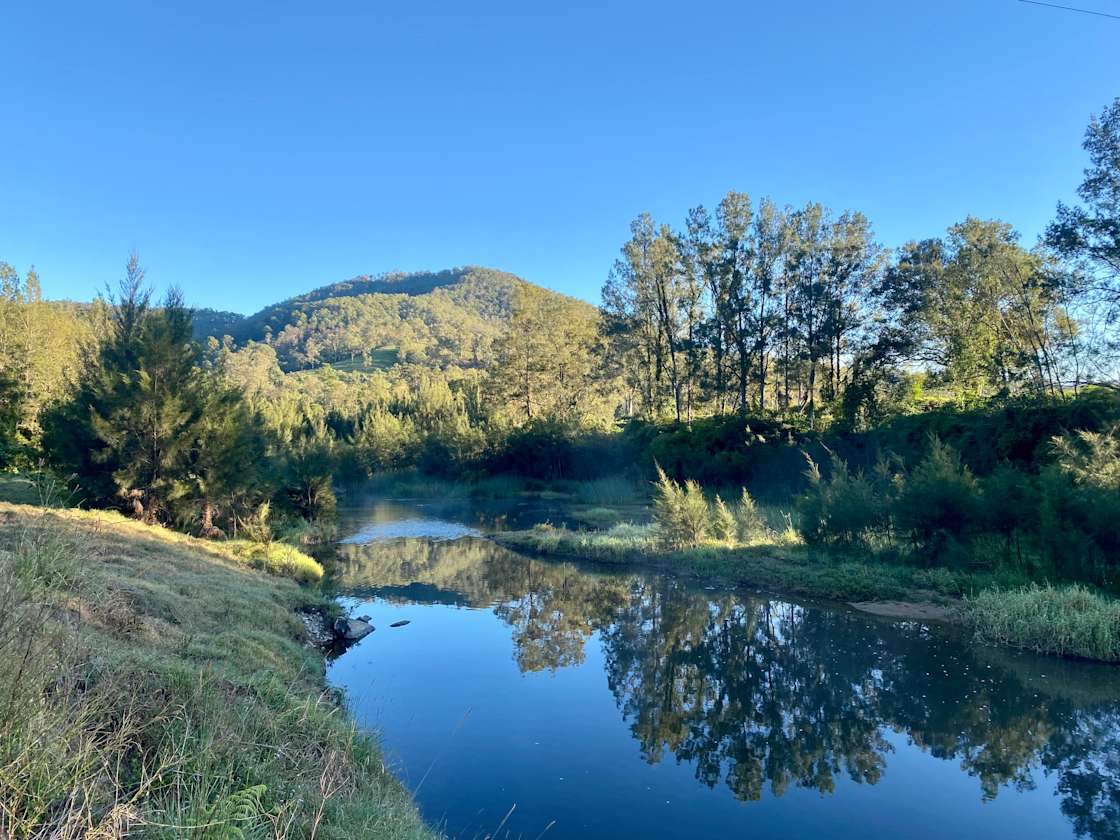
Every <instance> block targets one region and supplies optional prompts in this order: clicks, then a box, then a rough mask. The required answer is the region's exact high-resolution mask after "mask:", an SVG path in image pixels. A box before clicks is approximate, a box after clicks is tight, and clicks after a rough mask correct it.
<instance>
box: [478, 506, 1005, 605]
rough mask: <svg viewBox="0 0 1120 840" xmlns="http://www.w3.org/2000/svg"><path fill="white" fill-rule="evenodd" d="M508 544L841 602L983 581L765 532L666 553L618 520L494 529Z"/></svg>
mask: <svg viewBox="0 0 1120 840" xmlns="http://www.w3.org/2000/svg"><path fill="white" fill-rule="evenodd" d="M495 539H496V540H497V541H498V542H500V543H502V544H503V545H506V546H508V547H510V548H513V549H517V550H521V551H528V552H532V553H536V554H542V555H551V556H555V557H564V558H574V559H585V560H594V561H597V562H601V563H614V564H625V565H641V566H647V567H651V568H657V569H663V570H666V571H673V572H681V573H685V574H691V575H696V576H700V577H703V578H704V579H705V580H710V581H713V582H720V583H724V584H730V585H746V586H758V587H762V588H771V589H776V590H780V591H782V592H789V593H796V594H802V595H810V596H813V597H819V598H830V599H836V600H843V601H864V600H894V599H900V600H915V601H921V602H936V603H948V602H949V601H950V600H951V599H954V598H956V597H957V596H959V595H960V594H961V593H962V592H965V591H971V590H972V589H973V588H976V587H979V586H986V585H989V584H988V582H987V581H984V580H982V579H980V578H978V577H977V576H975V575H969V574H964V573H954V572H950V571H948V570H946V569H936V570H927V569H919V568H915V567H913V566H905V565H900V564H894V563H887V562H879V561H875V560H853V559H848V558H843V557H839V556H836V555H829V554H822V553H817V552H812V551H810V550H809V549H807V548H806V547H805V546H804V545H801V544H799V543H798V542H796V541H794V540H793V539H792V538H791V537H790V536H789V535H785V534H774V533H771V534H770V535H769V536H767V537H760V538H758V539H757V540H755V541H753V542H752V543H751V544H750V545H736V546H730V545H725V544H720V543H716V542H708V543H705V544H703V545H700V546H696V547H694V548H687V549H677V550H667V549H665V548H663V547H662V543H661V541H660V540H659V539H658V534H657V528H656V526H655V525H632V524H622V525H617V526H615V527H613V528H610V529H608V530H606V531H583V530H571V529H568V528H557V527H553V526H551V525H538V526H537V527H535V528H532V529H530V530H527V531H513V532H507V533H502V534H498V535H496V536H495Z"/></svg>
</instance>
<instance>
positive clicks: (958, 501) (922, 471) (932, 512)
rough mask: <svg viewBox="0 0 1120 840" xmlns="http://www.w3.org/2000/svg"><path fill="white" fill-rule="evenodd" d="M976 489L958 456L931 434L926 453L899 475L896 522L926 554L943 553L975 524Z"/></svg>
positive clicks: (933, 555) (949, 549)
mask: <svg viewBox="0 0 1120 840" xmlns="http://www.w3.org/2000/svg"><path fill="white" fill-rule="evenodd" d="M979 492H980V491H979V485H978V484H977V481H976V479H975V477H973V475H972V473H971V471H970V470H969V469H968V468H967V467H964V466H962V465H961V462H960V456H959V455H958V454H957V453H956V452H955V451H954V450H953V449H952V448H951V447H949V446H948V445H946V444H945V443H942V442H941V441H940V440H938V439H937V438H931V439H930V441H929V450H928V452H927V454H926V457H925V458H924V459H922V461H921V462H920V463H919V464H918V465H917V466H916V467H915V468H914V469H913V470H911V471H910V473H909V474H908V475H906V476H904V477H903V478H902V481H901V487H900V488H899V490H898V495H897V498H896V500H895V502H894V505H893V508H894V511H893V512H894V520H895V526H896V527H897V528H898V530H899V531H900V532H902V533H905V534H908V535H909V537H910V539H911V540H912V541H913V542H914V543H915V544H917V545H918V546H920V547H921V549H922V550H923V551H924V552H925V553H926V554H927V555H929V556H931V557H939V556H942V555H946V554H947V553H948V552H950V551H951V550H952V549H953V548H954V547H956V546H957V545H960V544H961V543H963V542H964V541H965V540H967V538H968V536H969V534H970V533H971V532H972V531H973V530H974V529H975V528H976V527H977V525H978V520H979V516H980V513H979V511H980V497H979Z"/></svg>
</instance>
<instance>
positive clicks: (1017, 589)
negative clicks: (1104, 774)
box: [495, 525, 1120, 662]
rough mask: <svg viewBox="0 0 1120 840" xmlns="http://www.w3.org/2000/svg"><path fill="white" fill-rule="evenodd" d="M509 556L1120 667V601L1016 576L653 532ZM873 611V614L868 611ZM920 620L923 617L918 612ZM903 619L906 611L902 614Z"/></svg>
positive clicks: (538, 537) (567, 533) (514, 541)
mask: <svg viewBox="0 0 1120 840" xmlns="http://www.w3.org/2000/svg"><path fill="white" fill-rule="evenodd" d="M495 539H496V540H497V541H498V542H500V543H502V544H503V545H506V546H508V547H509V548H512V549H515V550H519V551H525V552H530V553H533V554H538V555H542V556H551V557H557V558H564V559H584V560H594V561H596V562H600V563H608V564H616V565H624V566H629V567H635V568H649V569H655V570H658V571H667V572H671V573H676V574H686V575H690V576H693V577H696V578H699V579H701V580H704V581H705V582H710V583H717V584H721V585H730V586H751V587H759V588H763V589H770V590H774V591H778V592H784V593H790V594H795V595H806V596H810V597H815V598H825V599H830V600H838V601H847V602H864V601H878V602H883V601H904V602H909V603H911V604H914V605H934V606H937V607H942V608H944V609H945V612H944V615H945V617H946V618H947V619H949V620H953V621H957V622H960V623H962V624H963V625H965V626H966V627H968V628H969V629H970V630H971V632H972V633H973V636H974V638H975V640H976V641H977V642H978V643H981V644H993V645H1001V646H1011V647H1019V648H1024V649H1028V650H1032V651H1035V652H1038V653H1043V654H1051V655H1056V656H1074V657H1080V658H1085V659H1096V660H1100V661H1104V662H1120V602H1118V601H1116V600H1115V599H1113V598H1111V597H1109V596H1107V595H1104V594H1101V593H1098V592H1096V591H1094V590H1090V589H1088V588H1085V587H1082V586H1072V587H1066V588H1057V587H1040V586H1032V585H1028V584H1027V582H1026V581H1025V580H1024V579H1023V578H1022V577H1021V576H1019V575H1017V574H1015V573H1013V572H1010V571H1006V572H1001V573H996V574H993V573H970V572H964V571H953V570H949V569H946V568H933V569H924V568H920V567H917V566H911V565H905V564H901V563H892V562H887V561H884V560H877V559H875V558H873V557H870V556H867V557H863V558H853V557H845V556H842V555H837V554H835V553H832V552H826V551H820V550H810V549H809V548H807V547H806V546H804V545H799V544H796V543H794V542H792V541H789V540H785V541H783V540H782V539H780V538H777V539H770V540H766V539H760V540H758V541H757V542H755V543H754V544H753V545H738V546H730V545H721V544H718V543H714V542H712V543H709V544H705V545H700V546H696V547H692V548H686V549H675V550H674V549H667V548H665V547H664V546H663V544H662V542H661V541H660V540H659V539H658V533H657V528H656V526H653V525H645V526H639V525H619V526H616V527H614V528H610V529H607V530H603V531H575V530H570V529H566V528H557V527H553V526H550V525H541V526H538V527H536V528H533V529H530V530H526V531H513V532H507V533H501V534H498V535H496V536H495ZM872 611H875V610H872ZM912 612H913V615H914V616H915V617H918V616H920V615H923V614H928V611H926V610H917V609H915V610H913V611H912ZM894 614H896V615H898V616H899V617H906V616H907V614H908V613H907V610H906V609H904V608H903V609H900V610H898V611H897V612H896V613H894Z"/></svg>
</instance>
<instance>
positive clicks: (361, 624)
mask: <svg viewBox="0 0 1120 840" xmlns="http://www.w3.org/2000/svg"><path fill="white" fill-rule="evenodd" d="M368 618H369V617H368V616H364V617H362V618H336V619H335V620H334V625H333V629H334V634H335V635H336V636H337V637H338V638H340V639H342V640H343V641H345V642H356V641H359V640H360V639H364V638H365V637H366V636H368V635H369V634H370V633H372V632H373V630H374V627H373V625H372V624H370V623H369V621H368Z"/></svg>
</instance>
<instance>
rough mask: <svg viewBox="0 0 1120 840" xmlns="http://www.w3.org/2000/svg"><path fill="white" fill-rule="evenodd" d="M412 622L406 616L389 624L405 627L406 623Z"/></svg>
mask: <svg viewBox="0 0 1120 840" xmlns="http://www.w3.org/2000/svg"><path fill="white" fill-rule="evenodd" d="M411 623H412V622H411V621H409V620H408V619H407V618H405V619H401V620H400V621H394V622H393V623H392V624H390V625H389V626H390V627H404V626H405V625H406V624H411Z"/></svg>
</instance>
